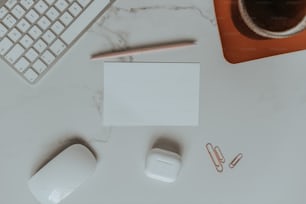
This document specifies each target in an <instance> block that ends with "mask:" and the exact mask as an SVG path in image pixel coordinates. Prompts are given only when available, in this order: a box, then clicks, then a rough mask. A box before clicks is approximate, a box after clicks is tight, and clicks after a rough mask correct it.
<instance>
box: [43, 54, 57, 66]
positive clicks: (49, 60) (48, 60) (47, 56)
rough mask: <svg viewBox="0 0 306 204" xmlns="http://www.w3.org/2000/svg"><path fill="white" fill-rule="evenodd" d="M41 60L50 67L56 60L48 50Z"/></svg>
mask: <svg viewBox="0 0 306 204" xmlns="http://www.w3.org/2000/svg"><path fill="white" fill-rule="evenodd" d="M41 59H42V60H43V61H44V62H45V63H46V64H47V65H50V64H51V63H52V62H53V61H54V60H55V56H54V55H53V54H52V53H51V52H49V51H48V50H46V51H45V52H44V53H43V54H42V55H41Z"/></svg>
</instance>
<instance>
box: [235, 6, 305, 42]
mask: <svg viewBox="0 0 306 204" xmlns="http://www.w3.org/2000/svg"><path fill="white" fill-rule="evenodd" d="M238 6H239V11H240V14H241V17H242V19H243V20H244V22H245V23H246V24H247V26H248V27H249V28H250V29H251V30H253V31H254V32H255V33H257V34H259V35H261V36H264V37H271V38H281V37H289V36H291V35H293V34H295V33H297V32H300V31H302V30H304V29H305V27H306V17H305V15H306V0H238Z"/></svg>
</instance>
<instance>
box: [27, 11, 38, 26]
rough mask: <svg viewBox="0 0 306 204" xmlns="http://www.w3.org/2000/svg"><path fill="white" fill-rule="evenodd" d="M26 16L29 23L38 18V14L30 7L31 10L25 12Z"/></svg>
mask: <svg viewBox="0 0 306 204" xmlns="http://www.w3.org/2000/svg"><path fill="white" fill-rule="evenodd" d="M26 18H27V19H28V21H30V22H31V23H34V22H35V21H36V20H37V19H38V18H39V15H38V14H37V12H36V11H34V10H33V9H31V10H30V11H29V12H28V13H27V14H26Z"/></svg>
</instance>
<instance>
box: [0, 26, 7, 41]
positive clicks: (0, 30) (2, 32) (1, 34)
mask: <svg viewBox="0 0 306 204" xmlns="http://www.w3.org/2000/svg"><path fill="white" fill-rule="evenodd" d="M6 32H7V29H6V27H5V26H4V25H2V24H1V23H0V38H3V37H4V36H5V34H6Z"/></svg>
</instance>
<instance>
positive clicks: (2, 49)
mask: <svg viewBox="0 0 306 204" xmlns="http://www.w3.org/2000/svg"><path fill="white" fill-rule="evenodd" d="M13 45H14V44H13V42H12V41H11V40H10V39H8V38H7V37H5V38H3V39H2V40H1V41H0V55H4V54H5V53H7V51H8V50H9V49H11V47H13Z"/></svg>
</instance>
